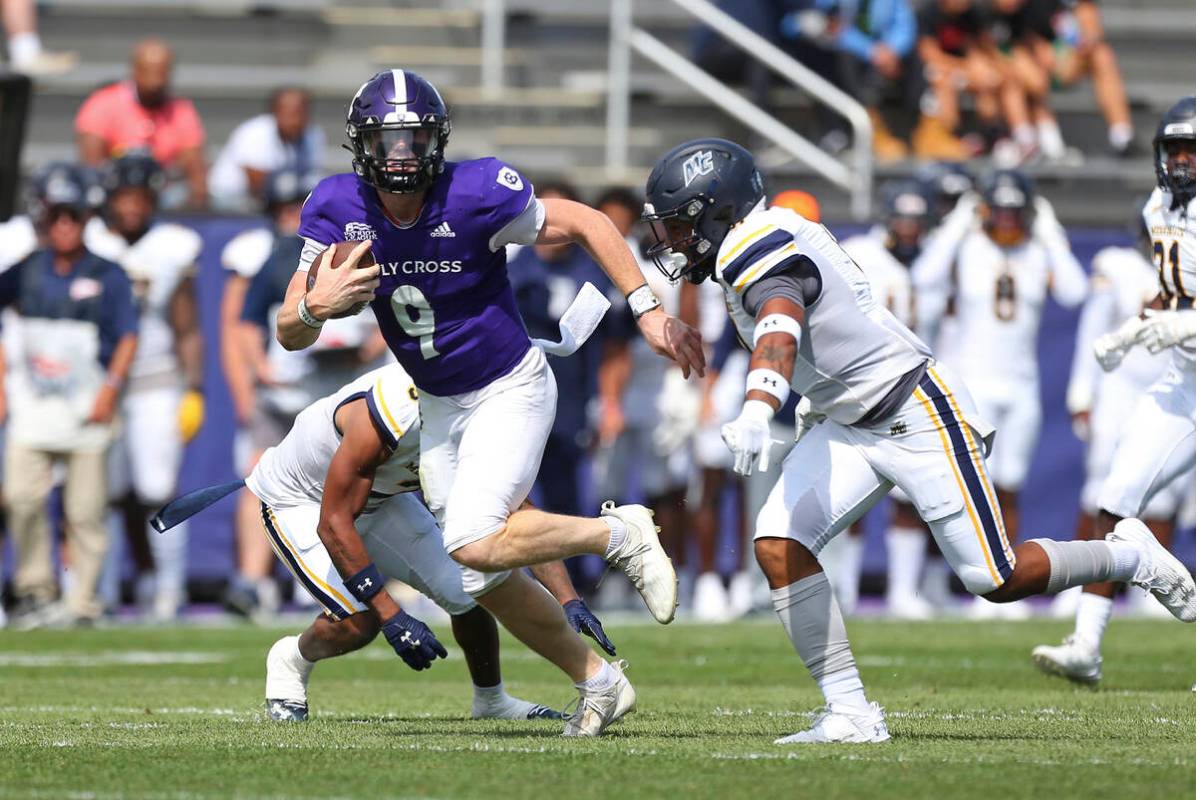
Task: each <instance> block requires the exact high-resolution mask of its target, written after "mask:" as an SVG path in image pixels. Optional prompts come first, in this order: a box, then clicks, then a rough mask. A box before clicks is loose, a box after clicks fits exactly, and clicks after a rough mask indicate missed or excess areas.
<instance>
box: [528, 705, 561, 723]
mask: <svg viewBox="0 0 1196 800" xmlns="http://www.w3.org/2000/svg"><path fill="white" fill-rule="evenodd" d="M527 718H528V719H556V720H560V719H564V718H565V715H564V714H562V713H561V712H559V711H557V710H556V709H555V708H549V707H548V706H541V705H535V706H532V707H531V708H530V709H528V712H527Z"/></svg>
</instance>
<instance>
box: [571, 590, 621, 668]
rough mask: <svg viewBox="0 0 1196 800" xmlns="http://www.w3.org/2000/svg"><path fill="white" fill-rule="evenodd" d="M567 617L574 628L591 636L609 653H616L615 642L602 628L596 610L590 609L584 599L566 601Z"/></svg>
mask: <svg viewBox="0 0 1196 800" xmlns="http://www.w3.org/2000/svg"><path fill="white" fill-rule="evenodd" d="M565 617H566V619H568V620H569V625H570V626H571V627H572V628H573V630H575V631H577V632H578V633H584V634H585V635H586V636H589V637H590V638H591V639H593V640H594V641H595V642H597V643H598V646H599V647H601V648H602V649H603V650H605V651H606V653H607V655H612V656H613V655H614V654H615V643H614V642H612V641H611V640H610V639H608V638H607V636H606V631H604V630H602V623H601V622H600V621H599V619H598V618H597V617H595V616H594V612H593V611H590V609H589V607H588V606H587V605H586V604H585V602H584V601H582V600H570V601H569V602H568V603H565Z"/></svg>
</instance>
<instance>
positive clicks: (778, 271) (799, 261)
mask: <svg viewBox="0 0 1196 800" xmlns="http://www.w3.org/2000/svg"><path fill="white" fill-rule="evenodd" d="M821 294H822V275H820V274H819V273H818V267H816V266H814V262H813V261H811V260H810V259H808V258H806V257H805V256H790V257H789V258H787V259H785V260H784V261H782V262H781V263H779V264H777V265H776V266H775V267H773V268H772V269H770V270H769V271H768V274H766V275H765V276H764V277H762V278H760V279H759V280H757V281H756V282H755V283H753V284H752V285H751V286H749V287H748V288H747V290H746V291H744V293H743V310H744V311H746V312H747V313H749V314H751V315H752V316H753V317H754V316H756V314H757V313H759V311H760V308H761V307H762V306H763V305H764V303H765V302H767V301H768V300H771V299H773V298H774V297H783V298H785V299H786V300H792V301H793V302H794V303H797V304H798V305H799V306H801V307H802V308H805V307H806V306H809V305H810V304H812V303H814V302H816V301H817V300H818V298H819V296H821Z"/></svg>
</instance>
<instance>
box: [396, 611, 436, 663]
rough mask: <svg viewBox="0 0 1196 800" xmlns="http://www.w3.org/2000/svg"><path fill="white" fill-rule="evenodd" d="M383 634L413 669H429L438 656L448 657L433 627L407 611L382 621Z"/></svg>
mask: <svg viewBox="0 0 1196 800" xmlns="http://www.w3.org/2000/svg"><path fill="white" fill-rule="evenodd" d="M382 635H383V636H385V637H386V641H388V642H390V646H391V647H393V648H394V649H395V653H397V654H398V656H399V658H401V659H403V660H404V661H405V662H407V666H409V667H411V668H412V669H415V670H420V669H427V668H428V667H430V666H432V662H433V661H435V660H436V659H437V658H448V651H447V650H445V649H444V645H442V644H441V643H440V642H439V641H438V640H437V639H436V635H435V634H433V633H432V631H431V629H430V628H428V626H427V625H425V624H424V623H422V622H420V621H419V620H418V619H416V618H415V617H413V616H411V615H410V614H408V613H407V612H406V611H400V612H399V613H397V614H395V615H394V616H393V617H391V618H390V619H388V620H386V622H384V623H382Z"/></svg>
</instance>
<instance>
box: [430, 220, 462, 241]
mask: <svg viewBox="0 0 1196 800" xmlns="http://www.w3.org/2000/svg"><path fill="white" fill-rule="evenodd" d="M429 235H430V236H432V237H434V238H440V239H455V238H457V234H456V233H454V232H453V229H452V228H450V227H449V224H448V223H447V222H442V223H440V224H439V225H437V226H436V227H435V228H433V229H432V233H431V234H429Z"/></svg>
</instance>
